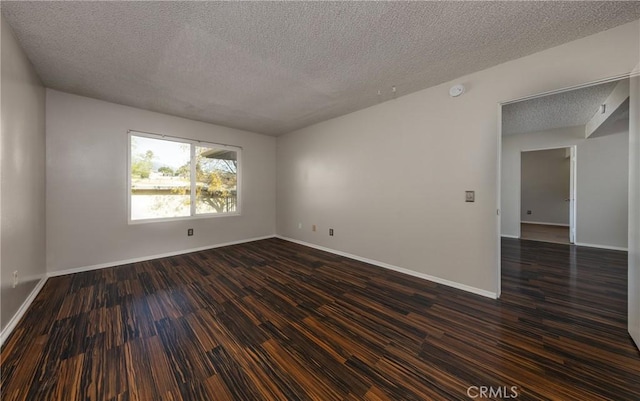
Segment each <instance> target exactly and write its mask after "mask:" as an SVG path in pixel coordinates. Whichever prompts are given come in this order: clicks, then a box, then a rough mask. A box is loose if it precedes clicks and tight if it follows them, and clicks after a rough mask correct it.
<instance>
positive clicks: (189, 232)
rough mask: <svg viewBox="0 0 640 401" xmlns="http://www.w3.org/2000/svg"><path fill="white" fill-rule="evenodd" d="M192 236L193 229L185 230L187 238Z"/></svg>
mask: <svg viewBox="0 0 640 401" xmlns="http://www.w3.org/2000/svg"><path fill="white" fill-rule="evenodd" d="M192 235H193V228H189V229H188V230H187V236H189V237H191V236H192Z"/></svg>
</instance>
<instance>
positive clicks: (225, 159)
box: [196, 146, 238, 214]
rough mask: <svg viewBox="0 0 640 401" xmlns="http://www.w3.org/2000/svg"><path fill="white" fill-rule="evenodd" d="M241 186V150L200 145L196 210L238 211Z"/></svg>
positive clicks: (197, 154) (199, 212)
mask: <svg viewBox="0 0 640 401" xmlns="http://www.w3.org/2000/svg"><path fill="white" fill-rule="evenodd" d="M237 187H238V153H237V152H236V151H234V150H229V149H224V148H215V147H208V146H196V214H203V213H228V212H235V211H236V210H237V209H236V208H237V202H238V194H237Z"/></svg>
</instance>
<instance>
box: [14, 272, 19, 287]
mask: <svg viewBox="0 0 640 401" xmlns="http://www.w3.org/2000/svg"><path fill="white" fill-rule="evenodd" d="M17 286H18V271H17V270H15V271H14V272H13V288H16V287H17Z"/></svg>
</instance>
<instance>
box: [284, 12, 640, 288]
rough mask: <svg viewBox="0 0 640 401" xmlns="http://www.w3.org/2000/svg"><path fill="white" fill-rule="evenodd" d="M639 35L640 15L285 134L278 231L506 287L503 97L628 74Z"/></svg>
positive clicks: (486, 285)
mask: <svg viewBox="0 0 640 401" xmlns="http://www.w3.org/2000/svg"><path fill="white" fill-rule="evenodd" d="M638 36H639V35H638V21H635V22H633V23H629V24H626V25H622V26H619V27H617V28H614V29H611V30H608V31H605V32H601V33H599V34H596V35H593V36H590V37H586V38H583V39H580V40H577V41H574V42H570V43H567V44H564V45H562V46H558V47H555V48H552V49H548V50H545V51H543V52H540V53H537V54H534V55H531V56H527V57H524V58H521V59H518V60H514V61H511V62H508V63H504V64H501V65H498V66H496V67H493V68H490V69H487V70H484V71H480V72H477V73H474V74H471V75H468V76H464V77H461V78H460V79H458V80H456V81H455V82H454V81H452V82H448V83H445V84H442V85H439V86H435V87H432V88H429V89H425V90H422V91H419V92H416V93H413V94H410V95H407V96H402V97H399V98H398V99H395V100H393V101H389V102H385V103H382V104H379V105H377V106H374V107H370V108H368V109H364V110H360V111H357V112H354V113H351V114H348V115H345V116H342V117H339V118H335V119H332V120H329V121H325V122H322V123H319V124H316V125H313V126H311V127H308V128H305V129H302V130H299V131H297V132H293V133H290V134H287V135H284V136H282V137H279V138H278V167H277V168H278V180H277V182H278V213H277V216H278V234H280V235H283V236H286V237H291V238H294V239H297V240H302V241H307V242H310V243H313V244H316V245H320V246H325V247H329V248H333V249H335V250H338V251H343V252H348V253H351V254H355V255H359V256H362V257H367V258H370V259H375V260H378V261H381V262H385V263H388V264H392V265H396V266H400V267H403V268H406V269H410V270H413V271H415V272H419V273H424V274H428V275H431V276H435V277H439V278H441V279H446V280H450V281H454V282H457V283H461V284H465V285H468V286H471V287H474V288H478V289H481V290H485V291H489V292H494V293H495V292H497V291H498V290H499V288H498V287H499V273H498V268H497V266H498V264H499V248H498V245H497V236H498V235H497V233H498V226H497V224H498V221H497V216H496V209H497V191H498V182H497V174H498V171H497V170H498V165H497V160H498V151H497V149H498V146H497V141H498V138H497V136H498V135H497V131H498V112H497V109H498V104H499V103H500V102H505V101H509V100H515V99H519V98H523V97H525V96H528V95H532V94H536V93H541V92H545V91H550V90H556V89H559V88H564V87H570V86H575V85H579V84H582V83H585V82H592V81H595V80H598V79H602V78H605V77H611V76H618V75H621V74H625V73H628V72H630V71H631V70H632V69H633V68H634V67H635V65H636V64H637V60H638ZM458 82H461V83H464V84H465V85H466V86H467V93H466V94H464V95H463V96H461V97H459V98H450V97H449V96H448V89H449V87H450V86H451V85H452V84H454V83H458ZM465 190H475V191H476V202H475V203H465V202H464V191H465ZM299 222H301V223H303V229H298V223H299ZM311 224H317V225H318V229H319V231H317V232H312V231H311V230H310V229H309V227H310V225H311ZM329 227H332V228H334V229H335V233H336V235H335V236H334V237H329V236H328V234H327V229H328V228H329Z"/></svg>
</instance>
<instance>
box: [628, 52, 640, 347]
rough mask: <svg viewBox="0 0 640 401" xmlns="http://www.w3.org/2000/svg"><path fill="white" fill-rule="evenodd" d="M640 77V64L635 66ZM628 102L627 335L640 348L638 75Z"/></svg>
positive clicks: (639, 110) (639, 132) (639, 78)
mask: <svg viewBox="0 0 640 401" xmlns="http://www.w3.org/2000/svg"><path fill="white" fill-rule="evenodd" d="M636 73H638V74H640V64H638V66H637V67H636ZM630 88H631V89H630V92H629V93H630V99H629V100H630V103H629V112H630V116H629V295H628V296H629V307H628V318H629V333H630V334H631V337H632V338H633V340H634V341H635V343H636V346H638V347H640V76H636V77H635V78H632V79H631V87H630Z"/></svg>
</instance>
